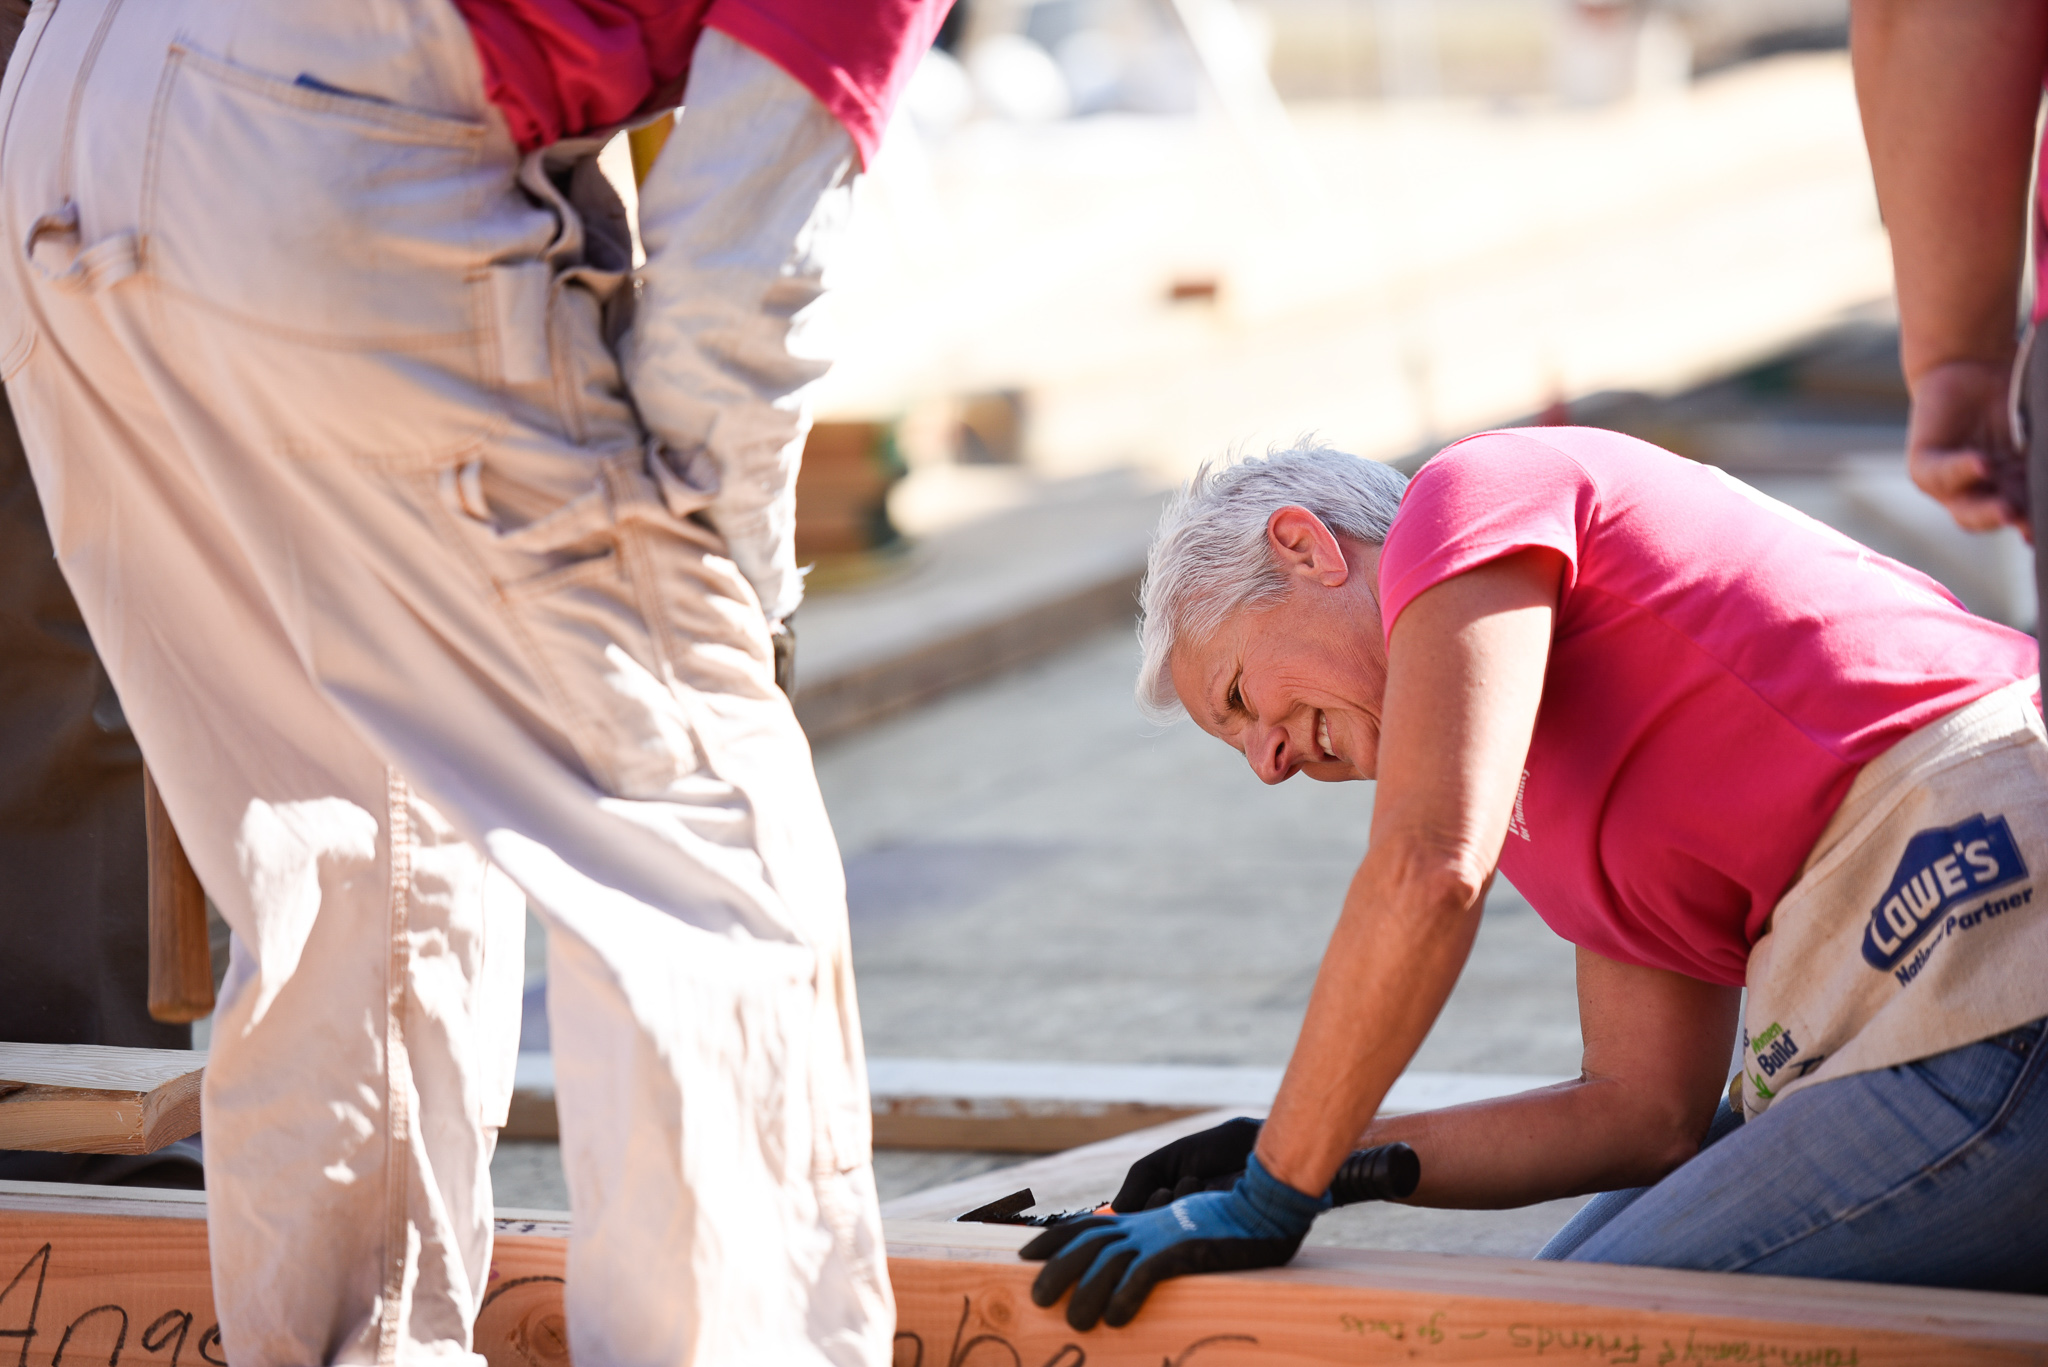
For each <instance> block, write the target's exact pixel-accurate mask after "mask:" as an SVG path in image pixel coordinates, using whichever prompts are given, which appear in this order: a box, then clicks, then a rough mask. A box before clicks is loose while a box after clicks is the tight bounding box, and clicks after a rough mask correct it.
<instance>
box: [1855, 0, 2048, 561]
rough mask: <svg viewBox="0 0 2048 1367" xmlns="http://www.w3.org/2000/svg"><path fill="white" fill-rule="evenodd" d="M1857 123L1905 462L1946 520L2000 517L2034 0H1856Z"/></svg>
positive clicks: (2037, 48)
mask: <svg viewBox="0 0 2048 1367" xmlns="http://www.w3.org/2000/svg"><path fill="white" fill-rule="evenodd" d="M1850 46H1851V51H1852V54H1853V57H1854V61H1855V68H1856V96H1857V102H1858V104H1859V105H1860V106H1861V109H1862V112H1863V134H1864V139H1865V141H1866V142H1867V143H1868V144H1869V147H1870V167H1871V172H1872V175H1873V176H1874V177H1875V179H1876V182H1877V199H1878V205H1879V207H1880V209H1881V210H1882V212H1883V214H1884V221H1885V227H1886V229H1887V230H1888V231H1889V232H1890V234H1891V242H1892V261H1893V269H1894V272H1895V274H1896V277H1897V282H1898V296H1899V321H1900V343H1901V344H1900V359H1901V361H1902V363H1903V365H1904V367H1905V372H1906V383H1907V385H1908V387H1909V388H1910V389H1911V390H1912V393H1913V419H1912V426H1911V430H1910V433H1909V436H1908V459H1909V462H1910V464H1911V467H1912V471H1913V478H1914V480H1915V481H1916V482H1917V483H1919V485H1920V487H1921V488H1922V489H1924V490H1926V491H1927V492H1928V493H1929V494H1932V495H1933V496H1934V497H1936V498H1938V499H1940V500H1941V501H1942V502H1943V503H1945V504H1947V505H1948V507H1949V510H1950V512H1951V513H1953V514H1954V515H1955V518H1956V520H1957V521H1958V522H1960V523H1961V524H1963V525H1964V526H1966V527H1970V528H1973V529H1977V530H1984V529H1987V528H1990V527H1994V526H1997V525H1998V524H1999V523H2000V522H2001V521H2004V520H2007V519H2006V517H2005V515H2004V514H2003V513H2002V511H2001V508H2000V505H1999V502H1998V499H1997V497H1996V494H1995V489H1994V474H1995V470H1994V467H1995V464H1996V462H1998V461H1999V460H2000V459H2002V458H2004V457H2005V455H2006V454H2007V452H2008V449H2009V447H2010V442H2011V436H2010V432H2009V427H2008V424H2007V422H2006V419H2005V406H2004V405H2005V393H2006V375H2007V370H2008V368H2009V366H2010V364H2011V360H2012V354H2013V330H2014V323H2015V319H2016V316H2017V313H2018V303H2019V283H2020V271H2021V265H2022V256H2023V253H2024V251H2025V247H2026V231H2027V211H2028V205H2027V183H2028V177H2029V172H2030V169H2031V160H2032V153H2033V147H2034V117H2035V113H2036V111H2037V109H2038V108H2039V106H2040V101H2041V80H2042V67H2043V63H2044V59H2048V6H2044V5H2042V4H2040V3H2039V0H1855V5H1854V8H1853V10H1852V15H1851V22H1850Z"/></svg>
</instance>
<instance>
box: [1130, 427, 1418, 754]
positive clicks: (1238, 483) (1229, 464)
mask: <svg viewBox="0 0 2048 1367" xmlns="http://www.w3.org/2000/svg"><path fill="white" fill-rule="evenodd" d="M1407 487H1408V477H1407V476H1406V475H1403V474H1402V473H1401V472H1400V471H1398V470H1395V469H1393V468H1392V467H1391V466H1387V465H1382V464H1380V463H1379V462H1378V461H1374V460H1365V459H1363V458H1361V457H1359V456H1350V455H1346V454H1344V453H1343V452H1342V451H1338V450H1336V449H1334V448H1332V447H1329V446H1325V445H1323V444H1322V443H1321V442H1318V441H1315V440H1313V439H1311V438H1304V439H1303V440H1302V441H1300V442H1297V443H1296V444H1295V445H1293V446H1291V447H1286V448H1284V449H1283V448H1276V449H1273V450H1269V451H1267V452H1266V454H1265V455H1264V456H1263V457H1259V456H1246V457H1239V458H1235V459H1231V460H1225V461H1223V462H1220V463H1218V462H1213V461H1211V462H1206V463H1204V464H1203V466H1202V467H1201V468H1200V469H1199V470H1197V471H1195V475H1194V478H1192V479H1190V480H1189V481H1188V482H1187V483H1186V484H1185V485H1184V486H1182V488H1181V489H1180V490H1179V492H1177V493H1176V494H1175V495H1174V496H1173V498H1172V499H1171V500H1170V501H1169V502H1168V503H1167V505H1166V511H1165V513H1163V514H1162V515H1161V516H1160V519H1159V530H1158V531H1156V532H1154V533H1153V535H1152V549H1151V550H1150V552H1148V553H1147V555H1146V557H1145V583H1144V586H1143V587H1142V588H1141V589H1139V591H1138V597H1139V601H1140V603H1141V604H1142V608H1141V613H1142V615H1141V617H1140V619H1139V623H1138V640H1139V643H1140V644H1141V645H1142V646H1143V647H1144V651H1145V659H1144V663H1143V664H1142V665H1140V666H1139V669H1138V708H1139V710H1140V711H1142V712H1144V713H1145V715H1146V716H1148V717H1150V718H1152V719H1153V720H1154V721H1172V720H1173V719H1175V718H1177V717H1179V716H1180V715H1181V714H1182V711H1183V708H1182V706H1181V702H1180V698H1179V697H1178V695H1176V694H1175V692H1174V690H1173V677H1172V674H1171V672H1170V667H1171V656H1172V654H1173V649H1174V646H1175V645H1176V644H1177V643H1178V642H1180V641H1181V640H1183V639H1190V638H1191V639H1194V640H1202V639H1205V638H1206V637H1208V636H1209V635H1210V634H1212V633H1213V632H1214V631H1215V630H1216V629H1217V628H1218V627H1220V626H1222V625H1223V623H1224V622H1225V621H1226V620H1227V619H1228V618H1230V617H1231V616H1232V615H1234V614H1236V613H1239V612H1243V611H1245V610H1246V609H1254V608H1260V607H1264V606H1266V605H1267V604H1270V603H1275V602H1278V601H1279V600H1280V599H1281V598H1282V597H1284V596H1285V595H1286V593H1287V574H1286V572H1285V571H1284V570H1282V569H1281V568H1280V565H1279V563H1278V561H1277V560H1276V559H1275V558H1274V555H1273V552H1272V548H1271V546H1270V545H1269V544H1268V542H1267V538H1266V523H1267V521H1268V520H1269V519H1270V518H1271V517H1272V516H1273V514H1274V513H1275V512H1276V511H1278V510H1279V509H1281V508H1286V507H1290V506H1291V507H1299V508H1306V509H1308V510H1309V511H1310V512H1312V513H1314V514H1315V515H1316V516H1317V517H1319V518H1321V519H1322V522H1323V525H1324V526H1326V527H1328V528H1329V529H1330V530H1331V531H1333V532H1336V533H1338V534H1339V535H1341V536H1348V537H1350V538H1352V539H1353V540H1356V541H1364V542H1367V543H1369V544H1371V545H1375V546H1377V545H1380V544H1382V543H1383V542H1385V541H1386V539H1387V528H1388V527H1389V526H1391V525H1392V524H1393V521H1394V514H1395V513H1396V512H1397V511H1399V509H1400V507H1401V494H1402V492H1403V491H1404V490H1406V489H1407Z"/></svg>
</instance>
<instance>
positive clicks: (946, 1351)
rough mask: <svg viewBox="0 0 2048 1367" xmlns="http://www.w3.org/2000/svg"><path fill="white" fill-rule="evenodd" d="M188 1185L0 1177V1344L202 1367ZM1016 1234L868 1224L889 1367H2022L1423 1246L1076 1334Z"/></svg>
mask: <svg viewBox="0 0 2048 1367" xmlns="http://www.w3.org/2000/svg"><path fill="white" fill-rule="evenodd" d="M204 1211H205V1207H204V1204H203V1198H202V1197H201V1196H200V1195H199V1194H198V1193H186V1192H142V1191H137V1190H131V1189H124V1188H103V1187H65V1186H59V1185H55V1184H37V1183H0V1346H11V1343H19V1344H20V1345H21V1349H20V1356H19V1359H18V1360H19V1361H20V1362H22V1363H24V1364H33V1365H34V1367H43V1365H44V1364H49V1363H51V1362H52V1361H53V1360H54V1359H55V1358H56V1357H57V1356H58V1355H59V1353H60V1352H61V1354H62V1356H63V1360H64V1361H66V1362H72V1363H77V1364H86V1363H92V1362H103V1361H112V1360H113V1358H114V1355H115V1352H116V1349H117V1346H118V1347H119V1353H120V1358H121V1360H122V1361H125V1362H128V1363H130V1364H131V1367H134V1365H136V1364H141V1363H145V1362H148V1361H153V1360H161V1361H162V1362H163V1363H164V1364H165V1367H168V1364H169V1363H170V1362H171V1361H172V1359H173V1358H174V1357H175V1358H177V1359H178V1360H180V1361H182V1362H184V1363H187V1364H197V1363H201V1362H205V1363H212V1364H216V1367H220V1365H221V1364H224V1363H225V1361H226V1355H225V1353H224V1352H223V1351H222V1347H221V1343H220V1334H219V1326H218V1323H217V1322H216V1320H215V1319H214V1315H213V1309H212V1289H211V1282H210V1280H209V1274H208V1270H207V1262H206V1234H205V1231H206V1227H205V1220H204ZM1031 1233H1032V1231H1030V1230H1027V1229H1019V1228H1015V1227H1011V1226H996V1225H958V1224H938V1223H915V1222H891V1223H890V1224H889V1226H888V1230H887V1234H888V1244H889V1273H890V1278H891V1280H892V1281H893V1282H894V1284H895V1290H896V1300H897V1311H898V1318H897V1329H896V1351H895V1367H1161V1364H1162V1363H1163V1364H1166V1367H1182V1365H1183V1364H1186V1365H1187V1367H1237V1365H1240V1364H1253V1363H1257V1364H1264V1365H1268V1367H1270V1365H1272V1364H1278V1367H1320V1365H1321V1364H1331V1365H1332V1367H1334V1365H1335V1364H1340V1363H1342V1364H1357V1363H1393V1362H1403V1363H1408V1362H1426V1363H1428V1362H1434V1363H1461V1364H1509V1363H1530V1362H1536V1363H1541V1362H1545V1361H1555V1362H1564V1363H1613V1362H1629V1363H1644V1364H1649V1363H1659V1364H1691V1363H1750V1364H1758V1365H1759V1367H1796V1365H1799V1364H1809V1365H1811V1367H1825V1365H1826V1364H1836V1365H1837V1367H1847V1365H1849V1364H1854V1365H1855V1367H1907V1365H1908V1364H1912V1365H1913V1367H1921V1365H1922V1364H1927V1363H1942V1364H1944V1365H1945V1367H1946V1365H1948V1364H1954V1367H2019V1364H2031V1365H2032V1367H2040V1364H2042V1363H2044V1362H2048V1302H2044V1301H2043V1300H2041V1299H2040V1298H2037V1297H2032V1296H2015V1295H1999V1294H1994V1293H1990V1292H1977V1291H1934V1290H1926V1289H1921V1288H1914V1287H1895V1286H1874V1285H1867V1284H1859V1283H1849V1282H1823V1281H1814V1280H1807V1279H1793V1278H1778V1277H1751V1276H1739V1275H1729V1274H1722V1273H1708V1272H1672V1271H1665V1270H1660V1269H1651V1268H1627V1267H1601V1266H1596V1265H1592V1264H1583V1263H1537V1262H1522V1261H1518V1260H1514V1259H1505V1258H1468V1257H1456V1256H1452V1255H1447V1254H1417V1253H1386V1252H1367V1251H1363V1250H1355V1249H1308V1250H1305V1251H1303V1253H1302V1254H1301V1256H1300V1257H1298V1258H1296V1259H1295V1261H1294V1263H1293V1264H1292V1265H1291V1266H1289V1267H1286V1268H1280V1269H1274V1270H1272V1271H1266V1272H1246V1273H1232V1274H1228V1275H1223V1276H1214V1277H1199V1278H1184V1279H1182V1280H1179V1281H1175V1282H1169V1283H1167V1284H1165V1285H1163V1286H1162V1287H1160V1288H1159V1290H1158V1291H1157V1292H1155V1293H1154V1296H1153V1299H1152V1301H1151V1303H1149V1304H1148V1305H1147V1306H1146V1308H1145V1310H1144V1311H1143V1313H1141V1314H1140V1315H1139V1316H1138V1318H1137V1320H1136V1321H1134V1322H1133V1323H1132V1324H1131V1325H1129V1326H1128V1327H1126V1328H1123V1329H1098V1330H1095V1331H1094V1332H1092V1333H1088V1334H1076V1333H1074V1332H1073V1331H1072V1330H1071V1329H1069V1328H1068V1327H1067V1324H1066V1321H1065V1320H1064V1319H1063V1318H1061V1316H1060V1313H1059V1311H1058V1310H1057V1309H1054V1310H1041V1309H1039V1308H1038V1307H1037V1306H1034V1305H1033V1304H1032V1303H1031V1300H1030V1294H1029V1288H1030V1284H1031V1279H1032V1277H1033V1275H1035V1273H1036V1270H1037V1269H1036V1268H1035V1267H1034V1266H1032V1265H1030V1264H1026V1263H1022V1262H1019V1261H1018V1260H1017V1257H1016V1249H1017V1247H1018V1246H1019V1245H1020V1244H1022V1243H1023V1241H1024V1240H1025V1239H1027V1238H1029V1237H1030V1236H1031ZM567 1234H568V1226H567V1223H566V1220H565V1217H562V1216H560V1215H554V1214H548V1213H545V1212H538V1213H534V1212H529V1213H520V1212H510V1211H501V1212H500V1213H499V1219H498V1224H497V1243H496V1250H495V1254H494V1257H493V1259H492V1265H491V1278H490V1283H489V1288H488V1290H487V1291H486V1293H485V1299H484V1303H483V1306H482V1308H481V1311H480V1313H479V1315H478V1317H477V1324H476V1347H477V1351H478V1352H479V1353H481V1354H482V1355H483V1357H484V1359H485V1360H486V1361H487V1362H488V1363H490V1364H491V1367H565V1365H566V1364H567V1363H568V1361H569V1357H568V1339H567V1321H566V1319H565V1317H564V1314H563V1308H562V1287H563V1281H562V1277H563V1271H564V1268H565V1266H566V1261H567V1259H566V1254H567V1247H566V1239H567Z"/></svg>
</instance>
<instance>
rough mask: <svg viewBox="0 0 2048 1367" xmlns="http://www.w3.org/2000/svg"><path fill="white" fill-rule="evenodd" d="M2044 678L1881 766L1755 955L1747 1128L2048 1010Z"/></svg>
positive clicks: (1923, 733)
mask: <svg viewBox="0 0 2048 1367" xmlns="http://www.w3.org/2000/svg"><path fill="white" fill-rule="evenodd" d="M2039 687H2040V683H2039V680H2038V679H2026V680H2023V681H2021V682H2020V683H2016V684H2012V685H2010V686H2009V687H2006V688H2002V689H2000V690H1999V691H1998V692H1996V693H1993V694H1990V695H1989V696H1987V697H1984V698H1980V699H1978V700H1977V701H1976V702H1974V703H1971V704H1970V705H1969V706H1967V707H1964V708H1961V709H1959V710H1957V711H1955V712H1951V713H1949V714H1948V715H1947V716H1945V717H1943V718H1941V719H1940V720H1939V721H1935V722H1931V723H1929V724H1928V725H1926V726H1923V727H1921V728H1920V729H1919V730H1918V731H1915V732H1913V733H1912V734H1911V735H1909V736H1907V737H1906V738H1905V739H1904V740H1901V741H1900V742H1899V743H1898V744H1896V745H1894V746H1893V747H1892V748H1891V749H1889V750H1887V751H1886V752H1885V753H1884V754H1882V755H1880V756H1878V758H1876V759H1875V760H1873V761H1871V762H1870V763H1869V764H1868V765H1865V766H1864V769H1863V772H1862V773H1860V774H1858V775H1857V777H1856V781H1855V782H1854V783H1853V784H1851V785H1850V787H1849V792H1848V795H1847V796H1846V797H1844V798H1843V799H1842V805H1841V807H1840V809H1839V810H1837V811H1836V813H1835V816H1834V819H1833V820H1832V821H1830V822H1829V823H1828V826H1827V829H1826V830H1825V831H1823V832H1821V837H1820V839H1819V840H1818V841H1817V842H1815V844H1814V847H1813V853H1812V854H1811V855H1810V856H1808V859H1807V863H1806V868H1805V870H1804V871H1803V872H1802V873H1801V875H1800V877H1799V881H1798V882H1796V883H1794V884H1793V885H1792V887H1791V889H1790V890H1789V891H1787V892H1786V894H1785V895H1784V897H1782V898H1781V899H1779V901H1778V905H1777V906H1776V907H1775V908H1773V910H1772V912H1771V918H1770V920H1769V921H1768V922H1767V923H1766V924H1765V928H1764V934H1763V937H1762V938H1761V939H1759V940H1758V941H1757V942H1756V945H1755V946H1754V947H1753V948H1752V949H1751V950H1750V953H1749V969H1748V974H1747V986H1748V988H1749V1000H1748V1004H1747V1005H1746V1007H1745V1008H1744V1012H1743V1017H1744V1019H1743V1026H1744V1028H1743V1051H1742V1072H1741V1074H1740V1075H1739V1076H1738V1077H1737V1078H1736V1079H1735V1085H1734V1086H1733V1087H1731V1088H1730V1093H1729V1094H1730V1097H1731V1098H1734V1099H1737V1100H1738V1102H1739V1104H1740V1105H1741V1107H1742V1109H1743V1112H1744V1114H1745V1116H1748V1117H1754V1116H1756V1115H1758V1114H1759V1113H1761V1112H1762V1111H1763V1110H1764V1109H1765V1108H1766V1107H1767V1106H1769V1105H1770V1104H1771V1103H1772V1102H1773V1101H1774V1100H1776V1099H1778V1098H1780V1097H1783V1096H1785V1095H1787V1094H1788V1093H1791V1092H1795V1091H1798V1090H1799V1089H1800V1088H1802V1087H1808V1086H1811V1085H1812V1084H1814V1083H1816V1082H1824V1081H1826V1080H1827V1079H1829V1078H1835V1077H1844V1076H1847V1075H1848V1074H1850V1073H1860V1072H1867V1071H1869V1070H1871V1069H1873V1068H1889V1067H1892V1066H1894V1065H1896V1064H1901V1063H1908V1062H1911V1061H1912V1060H1914V1059H1920V1058H1927V1057H1929V1056H1931V1055H1934V1054H1939V1053H1943V1052H1945V1051H1947V1050H1950V1049H1955V1048H1959V1047H1961V1046H1962V1045H1965V1044H1970V1043H1973V1042H1975V1041H1977V1040H1980V1039H1984V1038H1987V1037H1988V1036H1991V1035H1996V1034H1999V1033H2001V1032H2003V1031H2006V1030H2011V1029H2014V1028H2016V1027H2018V1026H2021V1025H2024V1024H2026V1023H2027V1022H2028V1021H2031V1020H2034V1019H2036V1018H2037V1017H2040V1016H2043V1015H2048V889H2040V890H2037V889H2036V886H2035V884H2036V880H2037V878H2038V877H2040V876H2041V875H2043V874H2044V873H2048V733H2044V731H2043V729H2042V725H2041V714H2040V712H2039V711H2038V710H2037V709H2036V707H2035V706H2034V703H2033V701H2032V698H2033V695H2034V693H2035V692H2036V691H2037V690H2038V688H2039Z"/></svg>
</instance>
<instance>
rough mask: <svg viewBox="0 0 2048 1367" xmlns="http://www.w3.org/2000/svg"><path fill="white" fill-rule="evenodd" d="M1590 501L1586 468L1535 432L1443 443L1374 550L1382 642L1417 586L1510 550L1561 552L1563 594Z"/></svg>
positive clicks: (1571, 579)
mask: <svg viewBox="0 0 2048 1367" xmlns="http://www.w3.org/2000/svg"><path fill="white" fill-rule="evenodd" d="M1594 498H1595V490H1594V488H1593V482H1592V479H1591V477H1590V476H1588V475H1587V473H1586V471H1585V470H1584V468H1583V467H1581V466H1580V465H1579V463H1578V462H1577V461H1575V460H1573V459H1572V458H1571V457H1570V456H1568V455H1566V454H1564V453H1563V452H1562V451H1559V450H1558V449H1557V448H1556V447H1554V446H1552V445H1550V444H1549V443H1548V442H1545V441H1543V440H1541V439H1539V438H1533V437H1530V436H1527V435H1525V434H1522V433H1516V432H1487V433H1484V434H1482V435H1480V436H1476V437H1468V438H1466V439H1465V440H1464V441H1461V442H1459V443H1458V444H1457V445H1455V446H1452V447H1448V448H1446V449H1445V450H1444V451H1443V453H1442V454H1440V455H1438V456H1437V457H1436V458H1435V459H1434V460H1432V461H1430V462H1429V464H1427V465H1425V466H1423V467H1422V470H1421V472H1420V473H1419V474H1417V475H1416V476H1415V478H1414V479H1413V480H1411V481H1409V484H1408V492H1407V493H1406V494H1405V495H1404V496H1403V497H1402V499H1401V511H1400V512H1399V513H1397V514H1396V515H1395V517H1394V525H1393V526H1392V527H1391V528H1390V529H1389V530H1388V532H1387V544H1386V547H1385V549H1384V550H1383V551H1382V553H1381V555H1380V618H1381V621H1382V622H1383V623H1384V624H1385V630H1386V633H1387V637H1388V639H1389V640H1392V638H1393V635H1394V623H1395V621H1396V620H1398V619H1399V617H1400V615H1401V610H1402V609H1403V608H1405V607H1407V606H1408V604H1410V603H1411V602H1413V601H1414V600H1415V596H1416V595H1417V594H1419V593H1421V592H1422V591H1423V590H1424V589H1426V588H1429V587H1430V586H1431V585H1433V584H1441V583H1442V582H1443V581H1444V580H1446V579H1450V578H1453V577H1455V576H1457V575H1460V574H1463V573H1465V571H1467V570H1471V569H1477V568H1478V567H1479V566H1481V565H1484V564H1486V563H1487V562H1488V561H1490V560H1498V559H1500V558H1501V557H1502V556H1504V555H1512V554H1514V553H1515V552H1516V551H1524V550H1530V549H1533V548H1535V547H1539V546H1543V547H1548V548H1549V549H1551V550H1554V551H1557V552H1559V553H1560V554H1562V555H1563V556H1564V558H1565V573H1564V584H1563V594H1565V595H1569V594H1570V593H1571V590H1572V586H1573V585H1574V584H1575V583H1576V582H1577V580H1578V572H1579V534H1580V530H1581V529H1582V528H1583V527H1584V526H1585V525H1586V520H1587V515H1588V513H1589V512H1590V510H1591V507H1592V503H1593V500H1594Z"/></svg>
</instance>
